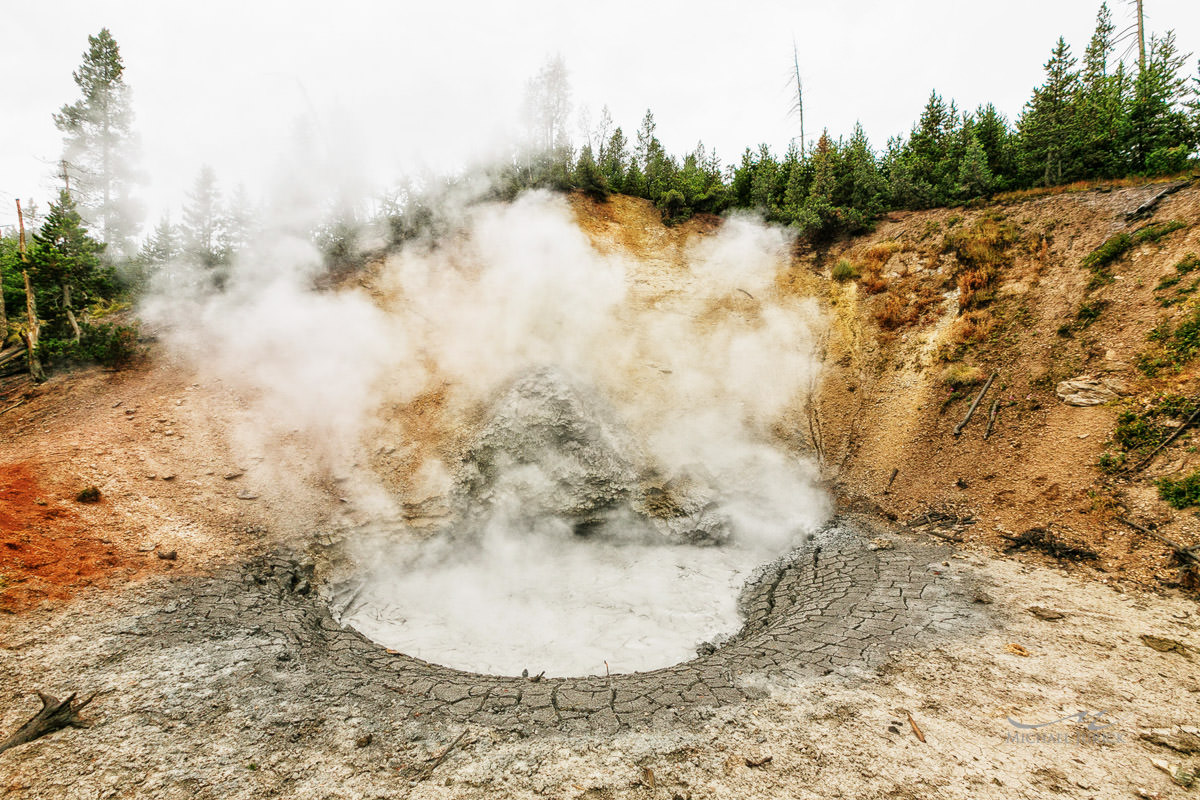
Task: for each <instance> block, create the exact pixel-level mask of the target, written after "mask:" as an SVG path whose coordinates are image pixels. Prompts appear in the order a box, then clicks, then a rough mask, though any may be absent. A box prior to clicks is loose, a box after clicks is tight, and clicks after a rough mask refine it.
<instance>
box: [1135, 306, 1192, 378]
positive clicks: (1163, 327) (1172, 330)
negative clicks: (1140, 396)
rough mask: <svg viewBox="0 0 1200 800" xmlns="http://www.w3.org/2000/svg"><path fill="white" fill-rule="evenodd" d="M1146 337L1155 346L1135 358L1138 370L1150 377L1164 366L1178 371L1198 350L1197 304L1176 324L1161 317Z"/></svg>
mask: <svg viewBox="0 0 1200 800" xmlns="http://www.w3.org/2000/svg"><path fill="white" fill-rule="evenodd" d="M1147 338H1148V339H1149V340H1150V341H1151V342H1153V343H1155V344H1156V345H1157V347H1156V348H1155V349H1152V350H1151V351H1149V352H1146V353H1143V354H1142V355H1140V356H1139V357H1138V363H1137V366H1138V369H1140V370H1141V371H1142V373H1143V374H1145V375H1147V376H1149V377H1154V376H1156V375H1158V373H1159V372H1160V371H1161V370H1163V369H1173V370H1179V369H1180V368H1181V367H1183V366H1184V365H1185V364H1187V363H1188V362H1190V361H1191V360H1192V359H1194V358H1195V357H1196V354H1197V353H1200V306H1194V307H1193V308H1192V310H1191V312H1190V313H1189V314H1188V315H1187V316H1186V317H1184V318H1183V319H1182V320H1181V321H1180V322H1179V324H1178V325H1175V326H1172V325H1171V321H1170V320H1163V321H1162V322H1160V323H1159V324H1158V325H1156V326H1155V327H1154V328H1153V329H1152V330H1151V331H1150V333H1149V334H1148V335H1147Z"/></svg>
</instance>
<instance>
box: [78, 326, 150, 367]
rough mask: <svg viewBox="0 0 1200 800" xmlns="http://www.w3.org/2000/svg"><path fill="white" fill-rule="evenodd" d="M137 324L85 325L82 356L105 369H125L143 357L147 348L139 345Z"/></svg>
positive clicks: (81, 347)
mask: <svg viewBox="0 0 1200 800" xmlns="http://www.w3.org/2000/svg"><path fill="white" fill-rule="evenodd" d="M138 338H139V331H138V326H137V323H136V322H135V323H133V324H131V325H118V324H116V323H107V322H102V323H99V324H85V325H84V326H83V337H82V339H81V341H80V355H81V356H82V357H83V358H84V359H85V360H87V361H95V362H96V363H98V364H101V365H103V366H105V367H123V366H125V365H126V364H128V363H129V362H131V361H133V360H134V359H136V358H137V357H139V356H141V355H142V353H143V352H144V350H145V348H143V347H142V346H141V344H139V343H138Z"/></svg>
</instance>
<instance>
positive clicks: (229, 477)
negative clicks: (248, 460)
mask: <svg viewBox="0 0 1200 800" xmlns="http://www.w3.org/2000/svg"><path fill="white" fill-rule="evenodd" d="M245 474H246V473H244V472H243V471H242V470H240V469H235V470H234V471H233V472H226V473H225V480H227V481H232V480H236V479H237V478H240V477H242V476H243V475H245Z"/></svg>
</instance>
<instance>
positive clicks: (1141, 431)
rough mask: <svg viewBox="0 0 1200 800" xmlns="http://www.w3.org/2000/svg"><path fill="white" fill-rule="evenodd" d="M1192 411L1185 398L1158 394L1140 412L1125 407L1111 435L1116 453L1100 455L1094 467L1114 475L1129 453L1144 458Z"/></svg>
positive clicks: (1118, 416) (1194, 405) (1188, 401)
mask: <svg viewBox="0 0 1200 800" xmlns="http://www.w3.org/2000/svg"><path fill="white" fill-rule="evenodd" d="M1196 409H1197V405H1196V403H1195V402H1194V401H1193V400H1191V399H1189V398H1187V397H1184V396H1182V395H1178V394H1161V395H1158V396H1157V397H1155V398H1154V399H1153V400H1152V401H1151V402H1150V403H1149V404H1148V405H1147V406H1146V407H1145V408H1143V409H1142V410H1141V411H1135V410H1133V409H1129V408H1127V409H1125V410H1123V411H1121V412H1120V413H1119V414H1118V415H1117V425H1116V428H1115V429H1114V430H1113V434H1112V444H1113V445H1115V446H1116V448H1117V450H1116V451H1115V452H1112V451H1108V452H1105V453H1104V454H1103V455H1101V456H1100V460H1099V461H1098V462H1097V464H1096V466H1097V467H1099V468H1100V470H1101V471H1103V472H1107V473H1114V472H1117V471H1118V470H1120V469H1121V468H1122V467H1123V466H1124V465H1125V464H1126V462H1127V460H1128V456H1129V455H1130V454H1134V455H1144V454H1146V453H1148V452H1150V451H1151V450H1153V449H1154V448H1155V447H1157V446H1158V445H1159V444H1161V443H1162V441H1163V440H1164V439H1166V438H1167V437H1168V436H1170V435H1171V434H1172V433H1174V432H1175V430H1176V429H1177V428H1178V426H1179V425H1181V424H1182V423H1183V421H1184V420H1185V419H1187V418H1188V417H1190V416H1191V415H1192V414H1193V413H1195V411H1196Z"/></svg>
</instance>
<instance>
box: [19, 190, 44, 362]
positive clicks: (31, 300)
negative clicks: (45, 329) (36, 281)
mask: <svg viewBox="0 0 1200 800" xmlns="http://www.w3.org/2000/svg"><path fill="white" fill-rule="evenodd" d="M17 223H18V224H19V225H20V226H21V238H20V239H19V240H18V241H19V247H20V251H21V266H22V269H21V276H22V277H23V278H24V279H25V315H26V323H25V332H24V333H23V334H22V335H21V338H22V339H24V340H25V349H26V351H27V353H28V355H29V374H30V376H32V377H33V379H34V380H35V381H44V380H46V373H45V372H44V371H43V370H42V362H41V361H39V360H38V355H37V349H38V334H39V333H40V326H39V324H38V318H37V298H36V297H34V295H33V283H32V282H31V281H30V280H29V257H28V255H26V253H25V215H24V214H22V213H21V201H20V200H17Z"/></svg>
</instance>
